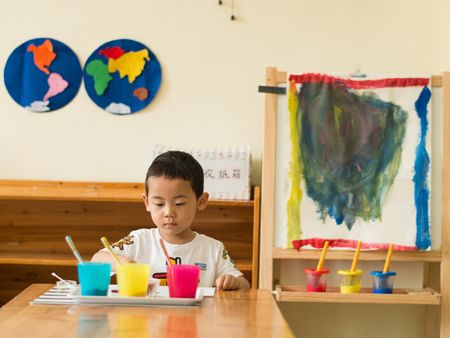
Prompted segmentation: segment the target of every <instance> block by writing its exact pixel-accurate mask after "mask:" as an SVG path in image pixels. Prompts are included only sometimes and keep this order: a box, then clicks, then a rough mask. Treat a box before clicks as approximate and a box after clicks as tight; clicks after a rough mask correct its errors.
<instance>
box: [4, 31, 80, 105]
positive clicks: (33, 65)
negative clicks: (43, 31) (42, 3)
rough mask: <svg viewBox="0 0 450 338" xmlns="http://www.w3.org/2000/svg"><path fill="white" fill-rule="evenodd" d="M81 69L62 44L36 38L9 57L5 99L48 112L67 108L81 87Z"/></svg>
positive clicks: (68, 49)
mask: <svg viewBox="0 0 450 338" xmlns="http://www.w3.org/2000/svg"><path fill="white" fill-rule="evenodd" d="M81 72H82V71H81V65H80V62H79V61H78V58H77V56H76V55H75V53H74V52H73V51H72V49H70V48H69V47H68V46H66V45H65V44H64V43H62V42H60V41H57V40H54V39H50V38H38V39H32V40H28V41H26V42H24V43H23V44H21V45H20V46H19V47H17V48H16V49H14V51H13V52H12V53H11V55H10V56H9V58H8V60H7V62H6V66H5V71H4V80H5V85H6V89H7V90H8V93H9V95H11V97H12V98H13V99H14V101H16V102H17V103H18V104H19V105H21V106H22V107H24V108H26V109H29V110H31V111H34V112H49V111H52V110H56V109H59V108H61V107H64V106H65V105H66V104H68V103H69V102H70V101H71V100H72V99H73V98H74V97H75V95H76V94H77V92H78V89H79V88H80V84H81V75H82V74H81Z"/></svg>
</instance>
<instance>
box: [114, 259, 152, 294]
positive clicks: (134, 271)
mask: <svg viewBox="0 0 450 338" xmlns="http://www.w3.org/2000/svg"><path fill="white" fill-rule="evenodd" d="M116 267H117V284H118V285H119V296H123V297H145V296H147V289H148V284H149V277H150V265H148V264H139V263H127V264H122V265H117V266H116Z"/></svg>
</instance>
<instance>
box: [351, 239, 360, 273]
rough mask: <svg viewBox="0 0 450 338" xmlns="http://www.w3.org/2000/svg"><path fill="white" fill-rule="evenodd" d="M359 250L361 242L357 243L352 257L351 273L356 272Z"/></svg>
mask: <svg viewBox="0 0 450 338" xmlns="http://www.w3.org/2000/svg"><path fill="white" fill-rule="evenodd" d="M360 249H361V241H358V244H357V245H356V251H355V255H354V256H353V262H352V267H351V269H350V271H351V272H355V271H356V266H357V265H358V259H359V250H360Z"/></svg>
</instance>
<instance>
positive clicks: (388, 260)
mask: <svg viewBox="0 0 450 338" xmlns="http://www.w3.org/2000/svg"><path fill="white" fill-rule="evenodd" d="M393 249H394V245H393V244H392V243H391V244H389V250H388V253H387V257H386V262H384V268H383V273H386V272H388V271H389V265H390V264H391V257H392V251H393Z"/></svg>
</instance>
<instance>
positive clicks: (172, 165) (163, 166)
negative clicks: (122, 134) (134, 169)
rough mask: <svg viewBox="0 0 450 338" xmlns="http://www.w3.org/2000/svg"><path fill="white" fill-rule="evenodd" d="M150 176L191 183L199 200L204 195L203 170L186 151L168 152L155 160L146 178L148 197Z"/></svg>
mask: <svg viewBox="0 0 450 338" xmlns="http://www.w3.org/2000/svg"><path fill="white" fill-rule="evenodd" d="M150 176H153V177H167V178H170V179H176V178H178V179H182V180H185V181H189V182H190V183H191V187H192V190H193V191H194V193H195V196H196V197H197V199H198V198H199V197H200V196H201V195H202V194H203V180H204V174H203V168H202V166H201V165H200V163H198V161H197V160H196V159H195V158H194V157H193V156H192V155H190V154H188V153H186V152H184V151H175V150H171V151H167V152H165V153H162V154H160V155H158V156H157V157H156V158H155V159H154V160H153V162H152V164H151V165H150V167H149V168H148V171H147V176H146V177H145V194H146V195H147V196H148V179H149V178H150Z"/></svg>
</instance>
